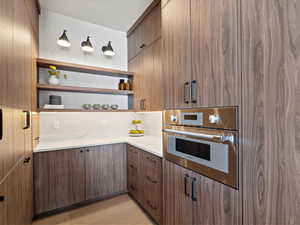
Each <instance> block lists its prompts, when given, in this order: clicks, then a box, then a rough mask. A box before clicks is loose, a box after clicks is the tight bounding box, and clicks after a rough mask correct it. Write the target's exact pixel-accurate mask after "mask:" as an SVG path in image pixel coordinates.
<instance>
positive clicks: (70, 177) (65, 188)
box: [34, 149, 86, 214]
mask: <svg viewBox="0 0 300 225" xmlns="http://www.w3.org/2000/svg"><path fill="white" fill-rule="evenodd" d="M34 181H35V182H34V188H35V214H39V213H43V212H47V211H50V210H54V209H57V208H62V207H66V206H70V205H72V204H75V203H78V202H82V201H84V200H85V199H86V196H85V153H84V151H83V149H74V150H73V149H70V150H59V151H52V152H44V153H35V154H34Z"/></svg>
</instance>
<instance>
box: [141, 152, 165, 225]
mask: <svg viewBox="0 0 300 225" xmlns="http://www.w3.org/2000/svg"><path fill="white" fill-rule="evenodd" d="M142 163H143V167H142V176H141V178H140V179H141V182H142V183H143V185H142V186H143V188H142V190H143V196H144V199H143V200H144V201H143V206H144V207H145V209H146V210H147V211H148V213H149V214H150V215H151V216H152V217H153V218H154V220H155V221H156V222H157V223H158V224H161V223H162V159H161V158H159V157H156V156H154V155H152V154H149V153H146V152H143V153H142Z"/></svg>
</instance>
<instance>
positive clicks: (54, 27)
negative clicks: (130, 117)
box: [39, 9, 128, 109]
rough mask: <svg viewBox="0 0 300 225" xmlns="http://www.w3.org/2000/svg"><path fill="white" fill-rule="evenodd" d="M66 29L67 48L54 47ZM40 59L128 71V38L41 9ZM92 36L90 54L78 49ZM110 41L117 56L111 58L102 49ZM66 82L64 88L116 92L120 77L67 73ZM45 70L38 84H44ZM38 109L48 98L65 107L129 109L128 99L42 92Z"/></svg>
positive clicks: (111, 96) (41, 73)
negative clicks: (55, 98)
mask: <svg viewBox="0 0 300 225" xmlns="http://www.w3.org/2000/svg"><path fill="white" fill-rule="evenodd" d="M64 29H66V30H68V33H67V35H68V38H69V40H70V42H71V47H70V48H63V47H60V46H58V45H57V39H58V37H59V36H60V35H61V34H62V32H63V30H64ZM39 36H40V40H39V41H40V52H39V57H40V58H46V59H54V60H58V61H66V62H71V63H78V64H85V65H91V66H99V67H106V68H113V69H120V70H127V38H126V33H124V32H120V31H117V30H113V29H109V28H106V27H103V26H99V25H95V24H92V23H88V22H85V21H81V20H78V19H74V18H71V17H67V16H64V15H61V14H57V13H54V12H51V11H48V10H44V9H43V10H42V13H41V16H40V35H39ZM87 36H91V42H92V44H93V46H94V48H95V51H94V52H93V53H85V52H83V51H82V50H81V42H82V41H85V40H86V38H87ZM108 41H112V46H113V48H114V50H115V52H116V55H115V56H114V57H112V58H108V57H105V56H104V55H103V53H102V50H101V48H102V46H103V45H105V44H107V42H108ZM66 73H67V74H68V75H69V76H68V80H66V81H64V80H62V79H61V80H62V82H63V84H64V85H70V86H83V87H95V88H108V89H117V88H118V86H117V85H118V83H119V79H120V78H112V77H105V76H98V75H87V74H80V73H75V72H66ZM46 78H47V70H45V69H40V82H41V83H45V82H47V79H46ZM40 93H41V95H40V96H41V98H40V101H39V102H40V107H42V106H43V105H44V104H47V103H48V99H49V95H51V94H57V95H60V96H62V100H63V104H64V105H65V107H66V108H81V106H82V104H85V103H89V104H118V105H119V106H120V108H121V109H127V108H128V98H127V96H116V95H97V94H74V93H63V92H53V91H41V92H40Z"/></svg>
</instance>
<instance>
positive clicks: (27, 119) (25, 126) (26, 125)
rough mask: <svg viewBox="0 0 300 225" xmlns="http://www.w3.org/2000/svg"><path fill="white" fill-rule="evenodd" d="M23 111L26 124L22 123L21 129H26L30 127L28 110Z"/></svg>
mask: <svg viewBox="0 0 300 225" xmlns="http://www.w3.org/2000/svg"><path fill="white" fill-rule="evenodd" d="M23 113H25V114H26V119H25V121H26V124H25V125H24V127H23V129H24V130H26V129H29V128H30V112H29V111H23Z"/></svg>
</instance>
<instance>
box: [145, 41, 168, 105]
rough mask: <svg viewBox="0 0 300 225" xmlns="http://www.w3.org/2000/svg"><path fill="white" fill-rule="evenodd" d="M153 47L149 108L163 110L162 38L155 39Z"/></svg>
mask: <svg viewBox="0 0 300 225" xmlns="http://www.w3.org/2000/svg"><path fill="white" fill-rule="evenodd" d="M151 48H152V57H153V70H152V71H153V72H152V74H151V75H150V82H149V83H148V88H147V90H149V92H150V95H149V97H148V99H149V101H150V106H149V108H150V110H162V109H163V108H164V107H163V105H164V94H163V77H162V62H161V60H162V57H161V39H159V40H157V41H155V42H154V43H153V45H152V47H151ZM149 86H150V87H149ZM146 101H147V100H146Z"/></svg>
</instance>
